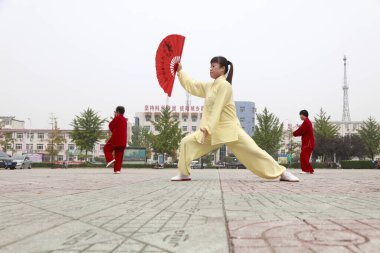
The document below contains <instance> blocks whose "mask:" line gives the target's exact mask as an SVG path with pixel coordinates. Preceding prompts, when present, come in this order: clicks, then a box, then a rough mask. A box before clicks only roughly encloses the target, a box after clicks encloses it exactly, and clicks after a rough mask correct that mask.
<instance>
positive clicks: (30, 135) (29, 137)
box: [26, 133, 34, 140]
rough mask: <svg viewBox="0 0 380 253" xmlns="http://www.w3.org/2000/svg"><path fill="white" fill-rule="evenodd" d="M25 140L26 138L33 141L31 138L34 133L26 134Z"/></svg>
mask: <svg viewBox="0 0 380 253" xmlns="http://www.w3.org/2000/svg"><path fill="white" fill-rule="evenodd" d="M26 138H27V139H28V140H33V138H34V133H27V134H26Z"/></svg>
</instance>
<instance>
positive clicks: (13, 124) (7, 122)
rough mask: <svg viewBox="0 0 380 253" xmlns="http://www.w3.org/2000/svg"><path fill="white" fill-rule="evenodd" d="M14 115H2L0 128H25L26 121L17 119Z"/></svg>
mask: <svg viewBox="0 0 380 253" xmlns="http://www.w3.org/2000/svg"><path fill="white" fill-rule="evenodd" d="M15 118H16V117H14V116H5V117H4V116H2V117H0V129H1V128H3V129H14V128H17V129H21V128H24V125H25V122H24V121H23V120H17V119H15Z"/></svg>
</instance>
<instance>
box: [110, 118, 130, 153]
mask: <svg viewBox="0 0 380 253" xmlns="http://www.w3.org/2000/svg"><path fill="white" fill-rule="evenodd" d="M108 127H109V129H110V130H111V132H112V136H111V138H110V139H109V141H108V142H109V143H110V144H111V145H112V146H113V147H124V148H125V147H126V146H127V119H126V118H124V116H123V115H121V114H120V115H118V116H116V117H115V118H114V119H113V120H112V121H111V122H110V123H109V124H108Z"/></svg>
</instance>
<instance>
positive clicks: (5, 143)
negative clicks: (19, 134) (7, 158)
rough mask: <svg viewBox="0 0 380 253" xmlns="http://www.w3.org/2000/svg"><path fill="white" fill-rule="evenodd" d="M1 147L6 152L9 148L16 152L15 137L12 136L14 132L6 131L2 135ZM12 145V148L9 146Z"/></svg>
mask: <svg viewBox="0 0 380 253" xmlns="http://www.w3.org/2000/svg"><path fill="white" fill-rule="evenodd" d="M0 138H1V140H0V147H1V148H2V150H3V151H4V152H7V151H8V150H11V151H12V152H14V151H15V150H14V142H15V139H14V138H13V137H12V133H5V134H4V135H3V136H1V137H0ZM8 147H11V148H8Z"/></svg>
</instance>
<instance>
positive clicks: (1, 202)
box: [0, 196, 20, 207]
mask: <svg viewBox="0 0 380 253" xmlns="http://www.w3.org/2000/svg"><path fill="white" fill-rule="evenodd" d="M19 203H20V202H19V201H17V200H14V199H10V198H4V197H1V196H0V207H4V206H11V205H15V204H19Z"/></svg>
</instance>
